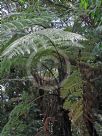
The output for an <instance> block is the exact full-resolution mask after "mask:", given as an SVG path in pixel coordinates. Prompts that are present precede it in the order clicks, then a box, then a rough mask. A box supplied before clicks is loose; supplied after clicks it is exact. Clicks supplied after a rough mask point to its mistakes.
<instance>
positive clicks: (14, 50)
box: [1, 29, 85, 58]
mask: <svg viewBox="0 0 102 136" xmlns="http://www.w3.org/2000/svg"><path fill="white" fill-rule="evenodd" d="M79 40H85V38H84V37H83V36H81V35H79V34H75V33H71V32H66V31H63V30H58V29H45V30H41V31H38V32H35V33H31V34H28V35H26V36H24V37H22V38H20V39H18V40H16V41H14V42H13V43H12V44H10V45H9V47H8V48H7V49H6V50H5V51H4V52H3V53H2V55H1V56H2V57H8V58H12V57H14V56H16V55H21V54H22V55H24V54H25V53H26V54H30V51H32V50H33V51H35V52H37V51H38V50H39V48H41V47H43V48H44V49H46V48H49V47H50V46H53V45H52V43H53V44H54V45H56V47H58V48H60V47H61V46H64V42H65V43H66V44H65V46H74V47H81V48H82V47H83V46H82V45H81V44H79V43H78V41H79ZM62 43H63V44H62Z"/></svg>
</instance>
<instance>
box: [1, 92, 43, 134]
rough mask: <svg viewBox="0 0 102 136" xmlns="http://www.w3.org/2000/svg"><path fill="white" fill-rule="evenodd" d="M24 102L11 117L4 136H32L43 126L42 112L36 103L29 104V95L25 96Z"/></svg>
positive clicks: (16, 107) (14, 110)
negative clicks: (40, 114) (40, 116)
mask: <svg viewBox="0 0 102 136" xmlns="http://www.w3.org/2000/svg"><path fill="white" fill-rule="evenodd" d="M23 99H24V101H23V102H22V103H21V104H19V105H17V106H15V108H14V109H13V110H12V112H11V113H10V116H9V120H8V122H7V124H6V125H5V127H4V128H3V130H2V133H1V134H2V135H3V136H7V135H10V136H12V135H14V136H28V135H29V136H32V134H33V135H34V134H36V132H37V129H38V128H39V127H40V126H41V120H40V118H39V113H40V111H39V110H38V108H37V105H36V104H35V103H28V102H27V101H28V100H29V99H30V98H29V96H28V94H25V95H23Z"/></svg>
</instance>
